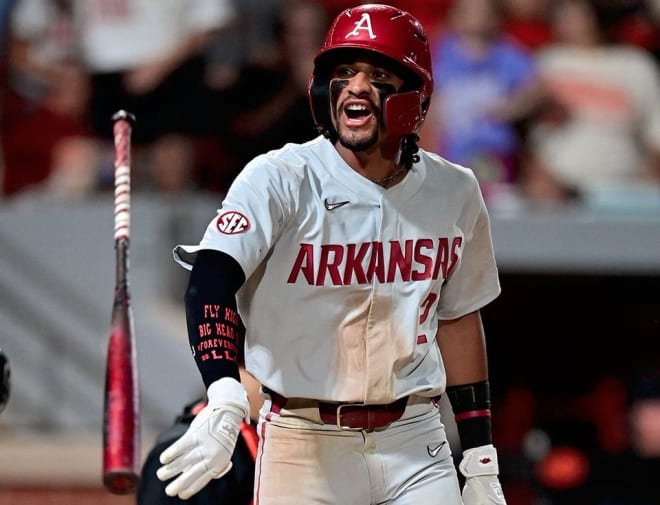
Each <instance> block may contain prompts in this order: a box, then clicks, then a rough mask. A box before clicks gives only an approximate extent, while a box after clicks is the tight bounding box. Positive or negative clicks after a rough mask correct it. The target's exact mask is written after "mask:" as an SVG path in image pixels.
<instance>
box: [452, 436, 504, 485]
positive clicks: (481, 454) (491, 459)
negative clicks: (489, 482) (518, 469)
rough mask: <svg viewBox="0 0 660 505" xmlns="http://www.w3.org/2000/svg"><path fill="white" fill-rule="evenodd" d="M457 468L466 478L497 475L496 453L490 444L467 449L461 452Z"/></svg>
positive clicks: (498, 470) (498, 471)
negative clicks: (461, 455)
mask: <svg viewBox="0 0 660 505" xmlns="http://www.w3.org/2000/svg"><path fill="white" fill-rule="evenodd" d="M458 468H459V470H460V471H461V473H462V474H463V476H465V477H466V478H470V477H479V476H482V475H499V473H500V469H499V466H498V464H497V451H496V450H495V447H493V445H492V444H488V445H482V446H479V447H474V448H472V449H467V450H465V451H463V459H462V460H461V463H460V464H459V465H458Z"/></svg>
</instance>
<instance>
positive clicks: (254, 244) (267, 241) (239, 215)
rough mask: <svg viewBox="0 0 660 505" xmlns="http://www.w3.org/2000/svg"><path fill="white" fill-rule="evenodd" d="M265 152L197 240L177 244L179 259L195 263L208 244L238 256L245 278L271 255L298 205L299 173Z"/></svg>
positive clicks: (186, 263)
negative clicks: (297, 177) (190, 243)
mask: <svg viewBox="0 0 660 505" xmlns="http://www.w3.org/2000/svg"><path fill="white" fill-rule="evenodd" d="M285 168H286V167H283V166H282V164H281V163H276V162H274V161H273V160H269V159H268V158H266V157H265V156H260V157H257V158H255V160H253V161H251V162H250V163H248V165H246V167H245V168H244V169H243V171H242V172H241V173H240V174H239V175H238V176H237V178H236V179H235V180H234V182H233V184H232V185H231V187H230V189H229V191H228V192H227V195H226V198H225V199H224V200H223V202H222V206H221V207H220V209H218V211H217V215H216V216H215V217H214V218H213V219H212V220H211V222H210V223H209V224H208V226H207V228H206V231H205V232H204V235H203V237H202V239H201V241H200V242H199V244H197V245H177V246H176V247H175V248H174V251H173V253H174V259H175V261H176V262H177V263H179V264H180V265H182V266H183V267H184V268H187V269H191V268H192V264H193V263H194V258H195V254H196V253H197V252H198V251H200V250H204V249H210V250H217V251H221V252H224V253H226V254H228V255H229V256H231V257H232V258H234V259H235V260H236V261H237V262H238V263H239V265H240V266H241V268H242V269H243V273H244V274H245V277H246V278H249V277H250V276H251V275H252V273H253V272H254V271H255V269H256V268H257V266H258V265H259V264H260V263H261V262H262V261H263V259H264V258H265V257H266V255H267V254H268V252H269V251H270V249H271V248H272V246H273V244H274V243H275V241H276V240H277V237H278V235H279V233H280V231H281V229H282V226H283V224H284V223H285V222H286V221H287V219H288V218H289V216H290V215H291V214H292V213H293V212H294V209H295V207H296V205H297V201H298V196H297V189H296V188H297V184H296V177H292V176H291V174H290V173H289V172H288V171H287V170H286V169H285Z"/></svg>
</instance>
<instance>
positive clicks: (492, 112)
mask: <svg viewBox="0 0 660 505" xmlns="http://www.w3.org/2000/svg"><path fill="white" fill-rule="evenodd" d="M498 5H499V4H498V3H497V2H496V1H495V0H456V1H455V2H454V3H453V4H452V6H451V8H450V11H449V14H448V27H447V30H446V32H445V33H444V34H442V35H441V36H440V37H439V38H438V39H437V40H436V41H435V42H434V43H433V45H432V46H431V51H432V57H433V67H434V71H435V72H434V73H435V75H436V84H435V85H436V89H435V94H434V96H433V100H432V101H431V108H430V111H429V115H428V118H427V120H426V125H425V126H424V128H423V129H422V132H421V135H422V145H424V147H427V148H429V149H430V150H434V151H437V152H439V153H440V154H441V155H443V156H444V157H446V158H448V159H449V160H451V161H453V162H456V163H460V164H462V165H466V166H468V167H470V168H472V169H473V170H474V171H475V173H476V175H477V178H478V179H479V181H480V183H481V185H482V189H483V191H484V196H485V198H486V199H487V202H488V201H489V200H490V199H491V198H494V195H495V193H494V191H495V190H496V189H499V188H500V187H501V186H502V184H509V183H512V182H514V181H515V179H516V169H517V158H516V155H517V149H518V145H519V131H518V130H517V128H516V126H517V124H518V123H519V122H521V121H522V120H523V119H524V118H525V117H527V115H528V114H530V112H531V110H533V107H534V106H535V104H536V102H537V100H538V96H539V89H538V83H537V77H536V69H535V64H534V60H533V58H532V56H531V55H530V54H528V52H527V51H526V50H525V49H524V48H523V47H522V46H520V45H517V44H515V43H513V42H511V41H510V40H509V39H508V37H506V36H505V35H504V34H503V32H502V24H501V22H502V18H501V16H502V12H501V10H500V7H499V6H498ZM491 201H492V200H491Z"/></svg>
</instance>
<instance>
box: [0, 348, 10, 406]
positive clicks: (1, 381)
mask: <svg viewBox="0 0 660 505" xmlns="http://www.w3.org/2000/svg"><path fill="white" fill-rule="evenodd" d="M9 377H10V371H9V358H7V355H6V354H5V353H4V352H3V351H2V349H0V412H2V411H3V410H4V409H5V406H6V405H7V402H8V401H9V393H10V391H11V386H10V382H9Z"/></svg>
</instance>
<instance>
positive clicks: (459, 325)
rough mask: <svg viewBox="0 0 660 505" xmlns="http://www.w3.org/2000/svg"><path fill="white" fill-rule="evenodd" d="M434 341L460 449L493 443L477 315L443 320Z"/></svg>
mask: <svg viewBox="0 0 660 505" xmlns="http://www.w3.org/2000/svg"><path fill="white" fill-rule="evenodd" d="M436 339H437V342H438V346H439V347H440V352H441V354H442V360H443V362H444V364H445V370H446V373H447V389H446V394H447V397H448V398H449V402H450V403H451V406H452V409H453V412H454V416H455V420H456V426H457V429H458V433H459V437H460V440H461V446H462V448H463V449H464V450H465V449H469V448H472V447H479V446H483V445H487V444H490V443H492V439H491V421H490V414H491V412H490V385H489V383H488V366H487V357H486V345H485V338H484V331H483V325H482V323H481V317H480V315H479V312H473V313H471V314H468V315H466V316H464V317H462V318H459V319H455V320H452V321H442V322H441V324H440V327H439V329H438V334H437V337H436Z"/></svg>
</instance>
